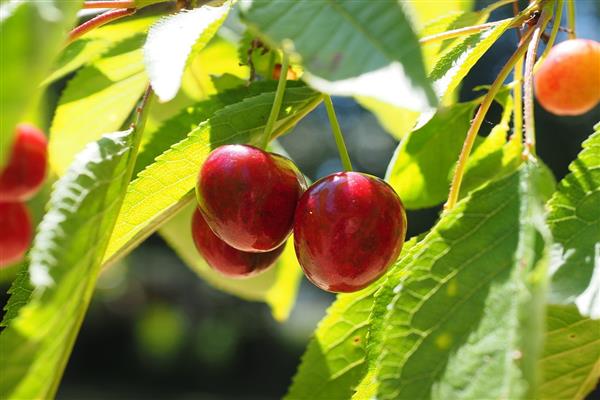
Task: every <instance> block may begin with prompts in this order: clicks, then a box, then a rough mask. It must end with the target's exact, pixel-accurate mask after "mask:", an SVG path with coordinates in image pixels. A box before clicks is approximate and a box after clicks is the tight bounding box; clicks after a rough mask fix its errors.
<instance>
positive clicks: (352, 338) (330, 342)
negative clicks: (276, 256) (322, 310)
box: [286, 238, 417, 400]
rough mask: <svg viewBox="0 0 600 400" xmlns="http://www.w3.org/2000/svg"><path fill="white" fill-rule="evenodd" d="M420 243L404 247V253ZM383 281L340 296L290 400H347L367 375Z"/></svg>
mask: <svg viewBox="0 0 600 400" xmlns="http://www.w3.org/2000/svg"><path fill="white" fill-rule="evenodd" d="M416 243H417V240H416V239H414V238H413V239H412V240H410V241H408V242H406V243H405V244H404V247H403V249H402V252H403V254H406V252H407V251H408V250H409V249H410V248H411V247H413V246H414V245H415V244H416ZM382 283H383V280H381V281H378V282H377V283H375V284H373V285H370V286H369V287H367V288H365V289H363V290H361V291H359V292H356V293H349V294H340V295H338V296H337V299H336V300H335V302H334V303H333V304H332V305H331V306H330V307H329V309H328V310H327V315H326V316H325V317H324V318H323V319H322V320H321V322H319V326H318V327H317V330H316V331H315V334H314V337H313V338H312V340H311V341H310V343H309V344H308V347H307V349H306V352H305V353H304V355H303V356H302V362H301V364H300V366H299V367H298V372H297V373H296V375H295V376H294V379H293V382H292V386H291V387H290V389H289V393H288V394H287V396H286V399H288V400H295V399H299V400H300V399H312V400H318V399H323V400H333V399H348V398H350V397H351V396H352V394H353V393H354V390H355V388H356V386H357V385H358V383H359V382H360V381H361V379H362V377H363V376H364V374H365V373H366V367H367V365H366V363H367V359H366V348H367V331H368V322H369V321H368V320H369V314H370V313H371V309H372V307H373V304H374V302H375V297H374V293H375V291H376V290H377V289H378V288H379V287H380V286H381V284H382Z"/></svg>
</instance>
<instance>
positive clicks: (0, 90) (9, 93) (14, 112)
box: [0, 0, 82, 168]
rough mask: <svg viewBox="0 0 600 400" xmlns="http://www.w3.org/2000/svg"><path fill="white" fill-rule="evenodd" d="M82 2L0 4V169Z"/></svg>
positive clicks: (31, 0) (26, 0)
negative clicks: (0, 107) (17, 129)
mask: <svg viewBox="0 0 600 400" xmlns="http://www.w3.org/2000/svg"><path fill="white" fill-rule="evenodd" d="M81 3H82V1H81V0H73V1H54V0H52V1H33V0H24V1H4V2H2V4H0V49H2V51H0V71H2V73H1V74H0V104H2V118H0V168H2V166H3V165H4V162H5V160H6V157H7V155H8V152H9V149H10V148H11V147H12V146H11V143H12V140H13V135H14V129H15V126H16V125H17V123H19V122H20V121H21V119H22V118H23V116H24V115H25V113H26V112H27V109H28V107H29V105H30V104H32V100H34V99H35V98H37V93H38V90H39V84H40V82H41V81H42V79H44V77H45V76H46V73H47V72H48V70H49V69H50V67H51V65H52V61H53V58H54V57H55V56H56V54H57V53H58V50H59V49H60V46H61V45H62V43H63V41H64V40H65V39H66V32H67V30H68V29H69V28H70V27H71V26H72V24H73V23H74V22H75V16H76V13H77V11H78V10H79V9H80V8H81Z"/></svg>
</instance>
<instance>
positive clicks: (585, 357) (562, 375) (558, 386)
mask: <svg viewBox="0 0 600 400" xmlns="http://www.w3.org/2000/svg"><path fill="white" fill-rule="evenodd" d="M539 367H540V369H541V370H542V373H543V379H542V383H541V386H540V398H541V399H563V400H567V399H569V400H571V399H572V400H583V399H584V398H585V396H586V395H587V394H588V393H589V392H591V391H592V390H594V388H595V387H596V385H597V383H598V378H600V321H598V320H592V319H589V318H585V317H583V316H581V315H580V314H579V312H578V311H577V308H576V307H575V306H574V305H569V306H561V305H550V306H548V308H547V316H546V337H545V339H544V354H543V356H542V359H541V360H540V362H539Z"/></svg>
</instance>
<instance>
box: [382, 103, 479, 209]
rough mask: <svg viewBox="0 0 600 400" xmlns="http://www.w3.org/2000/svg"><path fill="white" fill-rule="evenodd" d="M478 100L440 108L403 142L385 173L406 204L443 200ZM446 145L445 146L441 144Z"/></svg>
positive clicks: (414, 205) (424, 204) (413, 205)
mask: <svg viewBox="0 0 600 400" xmlns="http://www.w3.org/2000/svg"><path fill="white" fill-rule="evenodd" d="M475 107H476V104H475V103H461V104H456V105H454V106H451V107H448V108H442V109H439V110H438V112H437V113H436V114H435V115H434V117H433V118H432V119H431V120H429V122H427V123H426V124H425V125H423V126H422V127H420V128H417V129H415V130H413V131H412V132H410V133H409V134H408V135H407V136H406V137H405V138H404V140H402V142H401V143H400V145H399V146H398V148H397V149H396V152H395V153H394V156H393V157H392V160H391V161H390V166H389V169H388V171H387V173H386V180H387V181H388V182H389V183H390V184H391V185H392V187H394V189H395V190H396V192H397V193H398V195H399V196H400V198H401V199H402V202H403V203H404V205H405V207H407V208H409V209H412V208H423V207H431V206H434V205H436V204H438V203H440V202H442V201H443V200H444V199H445V198H446V196H447V194H448V187H449V185H450V180H451V175H450V171H451V170H452V168H453V167H454V165H455V164H456V160H457V159H458V154H459V153H460V149H461V148H462V143H463V141H464V139H465V136H466V133H467V130H468V129H469V125H470V124H471V118H472V117H473V110H474V109H475ZM442 145H443V149H441V148H440V146H442Z"/></svg>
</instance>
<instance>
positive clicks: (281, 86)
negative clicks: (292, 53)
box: [262, 53, 289, 149]
mask: <svg viewBox="0 0 600 400" xmlns="http://www.w3.org/2000/svg"><path fill="white" fill-rule="evenodd" d="M288 67H289V59H288V57H287V55H286V54H285V53H283V57H282V61H281V70H280V74H279V82H277V91H276V92H275V99H274V100H273V107H271V113H270V114H269V119H267V125H265V133H264V135H263V143H262V148H263V149H266V148H267V146H268V145H269V141H271V134H272V132H273V126H275V121H276V120H277V117H278V116H279V110H281V103H282V101H283V94H284V93H285V86H286V84H287V73H288Z"/></svg>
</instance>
